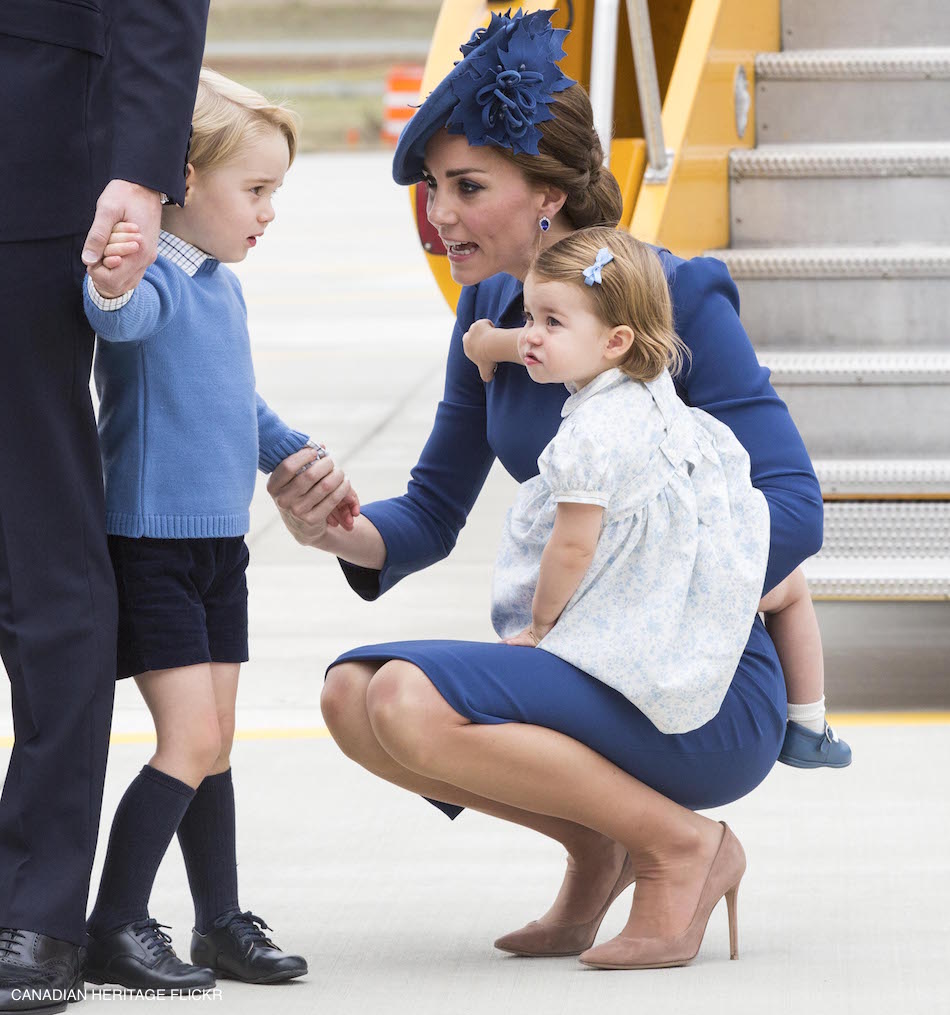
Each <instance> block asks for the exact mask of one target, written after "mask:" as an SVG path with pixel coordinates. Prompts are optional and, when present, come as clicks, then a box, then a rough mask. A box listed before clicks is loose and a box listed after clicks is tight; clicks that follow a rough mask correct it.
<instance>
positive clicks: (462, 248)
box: [445, 242, 478, 264]
mask: <svg viewBox="0 0 950 1015" xmlns="http://www.w3.org/2000/svg"><path fill="white" fill-rule="evenodd" d="M445 249H446V251H447V252H448V255H449V260H450V261H453V262H455V263H456V264H458V263H459V262H460V261H464V260H466V259H467V258H469V257H471V256H472V254H474V253H475V252H476V251H477V250H478V244H477V243H448V242H446V244H445Z"/></svg>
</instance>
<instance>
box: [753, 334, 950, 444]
mask: <svg viewBox="0 0 950 1015" xmlns="http://www.w3.org/2000/svg"><path fill="white" fill-rule="evenodd" d="M759 361H760V362H761V363H762V364H763V365H764V366H767V367H769V368H770V369H771V371H772V383H773V385H774V386H775V388H776V390H777V391H778V393H779V395H780V396H781V397H782V398H783V399H784V400H785V402H786V404H787V405H788V408H789V411H790V412H791V414H792V418H793V419H794V420H795V423H796V425H797V426H798V429H799V431H800V432H801V435H802V438H803V439H804V441H805V445H806V447H807V448H808V451H809V454H810V455H811V456H812V458H829V457H832V456H834V457H847V458H862V457H863V458H872V457H875V458H880V457H889V458H890V457H893V458H899V457H903V456H909V457H913V458H950V352H942V351H925V352H922V351H901V352H867V351H862V352H854V353H841V352H791V351H786V350H767V349H763V350H762V351H761V352H760V353H759Z"/></svg>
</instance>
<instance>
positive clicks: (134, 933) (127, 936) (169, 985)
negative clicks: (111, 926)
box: [86, 919, 214, 991]
mask: <svg viewBox="0 0 950 1015" xmlns="http://www.w3.org/2000/svg"><path fill="white" fill-rule="evenodd" d="M163 926H165V924H161V923H159V922H158V921H157V920H150V919H147V920H137V921H136V922H135V923H130V924H127V925H126V926H125V927H120V928H119V929H118V930H114V931H113V932H112V933H111V934H106V935H104V936H103V937H94V936H93V935H92V934H90V935H89V948H88V952H87V955H86V979H87V980H91V981H92V982H93V983H118V984H119V985H120V986H122V987H129V988H130V989H132V990H166V991H171V990H179V991H180V990H205V989H207V988H209V987H213V986H214V973H212V972H211V970H210V969H203V968H201V967H200V966H189V965H188V963H187V962H182V961H181V959H180V958H178V956H177V955H176V954H175V949H174V948H172V945H171V940H172V939H171V938H170V937H169V936H168V935H167V934H166V933H165V932H164V931H163V930H162V927H163Z"/></svg>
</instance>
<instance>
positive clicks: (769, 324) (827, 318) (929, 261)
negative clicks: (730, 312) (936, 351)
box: [708, 245, 950, 349]
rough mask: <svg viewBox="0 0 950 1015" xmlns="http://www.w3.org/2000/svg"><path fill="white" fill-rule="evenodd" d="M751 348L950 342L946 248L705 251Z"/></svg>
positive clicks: (949, 253)
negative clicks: (721, 269) (719, 265)
mask: <svg viewBox="0 0 950 1015" xmlns="http://www.w3.org/2000/svg"><path fill="white" fill-rule="evenodd" d="M708 255H709V256H710V257H716V258H719V260H721V261H723V262H724V263H725V265H726V267H727V268H728V269H729V272H730V274H731V275H732V277H733V279H735V281H736V285H737V286H738V288H739V296H740V299H741V307H742V323H743V324H744V325H745V328H746V331H748V333H749V336H750V337H751V339H752V341H753V343H754V344H755V346H756V348H766V347H773V346H786V347H787V346H792V345H794V346H798V347H805V348H810V347H815V348H822V349H827V348H840V347H844V348H847V347H852V348H853V347H854V346H862V347H875V346H878V347H881V346H887V347H890V348H894V347H895V346H898V345H900V343H901V342H904V341H907V342H913V344H914V345H915V346H938V347H941V348H946V347H947V345H948V344H950V247H945V246H941V247H938V246H930V247H928V246H919V245H918V246H903V247H781V248H774V247H746V248H740V249H735V250H710V251H708Z"/></svg>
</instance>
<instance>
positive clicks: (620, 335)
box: [604, 324, 634, 361]
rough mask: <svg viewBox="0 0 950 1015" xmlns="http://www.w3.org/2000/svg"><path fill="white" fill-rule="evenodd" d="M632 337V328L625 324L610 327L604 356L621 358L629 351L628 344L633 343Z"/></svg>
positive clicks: (613, 358)
mask: <svg viewBox="0 0 950 1015" xmlns="http://www.w3.org/2000/svg"><path fill="white" fill-rule="evenodd" d="M633 338H634V336H633V328H630V327H628V326H627V325H626V324H620V325H618V326H617V327H616V328H611V329H610V334H609V335H608V337H607V345H606V346H605V348H604V356H606V357H607V359H609V360H613V361H618V360H621V359H623V357H624V356H626V355H627V353H628V352H629V351H630V346H631V345H633Z"/></svg>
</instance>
